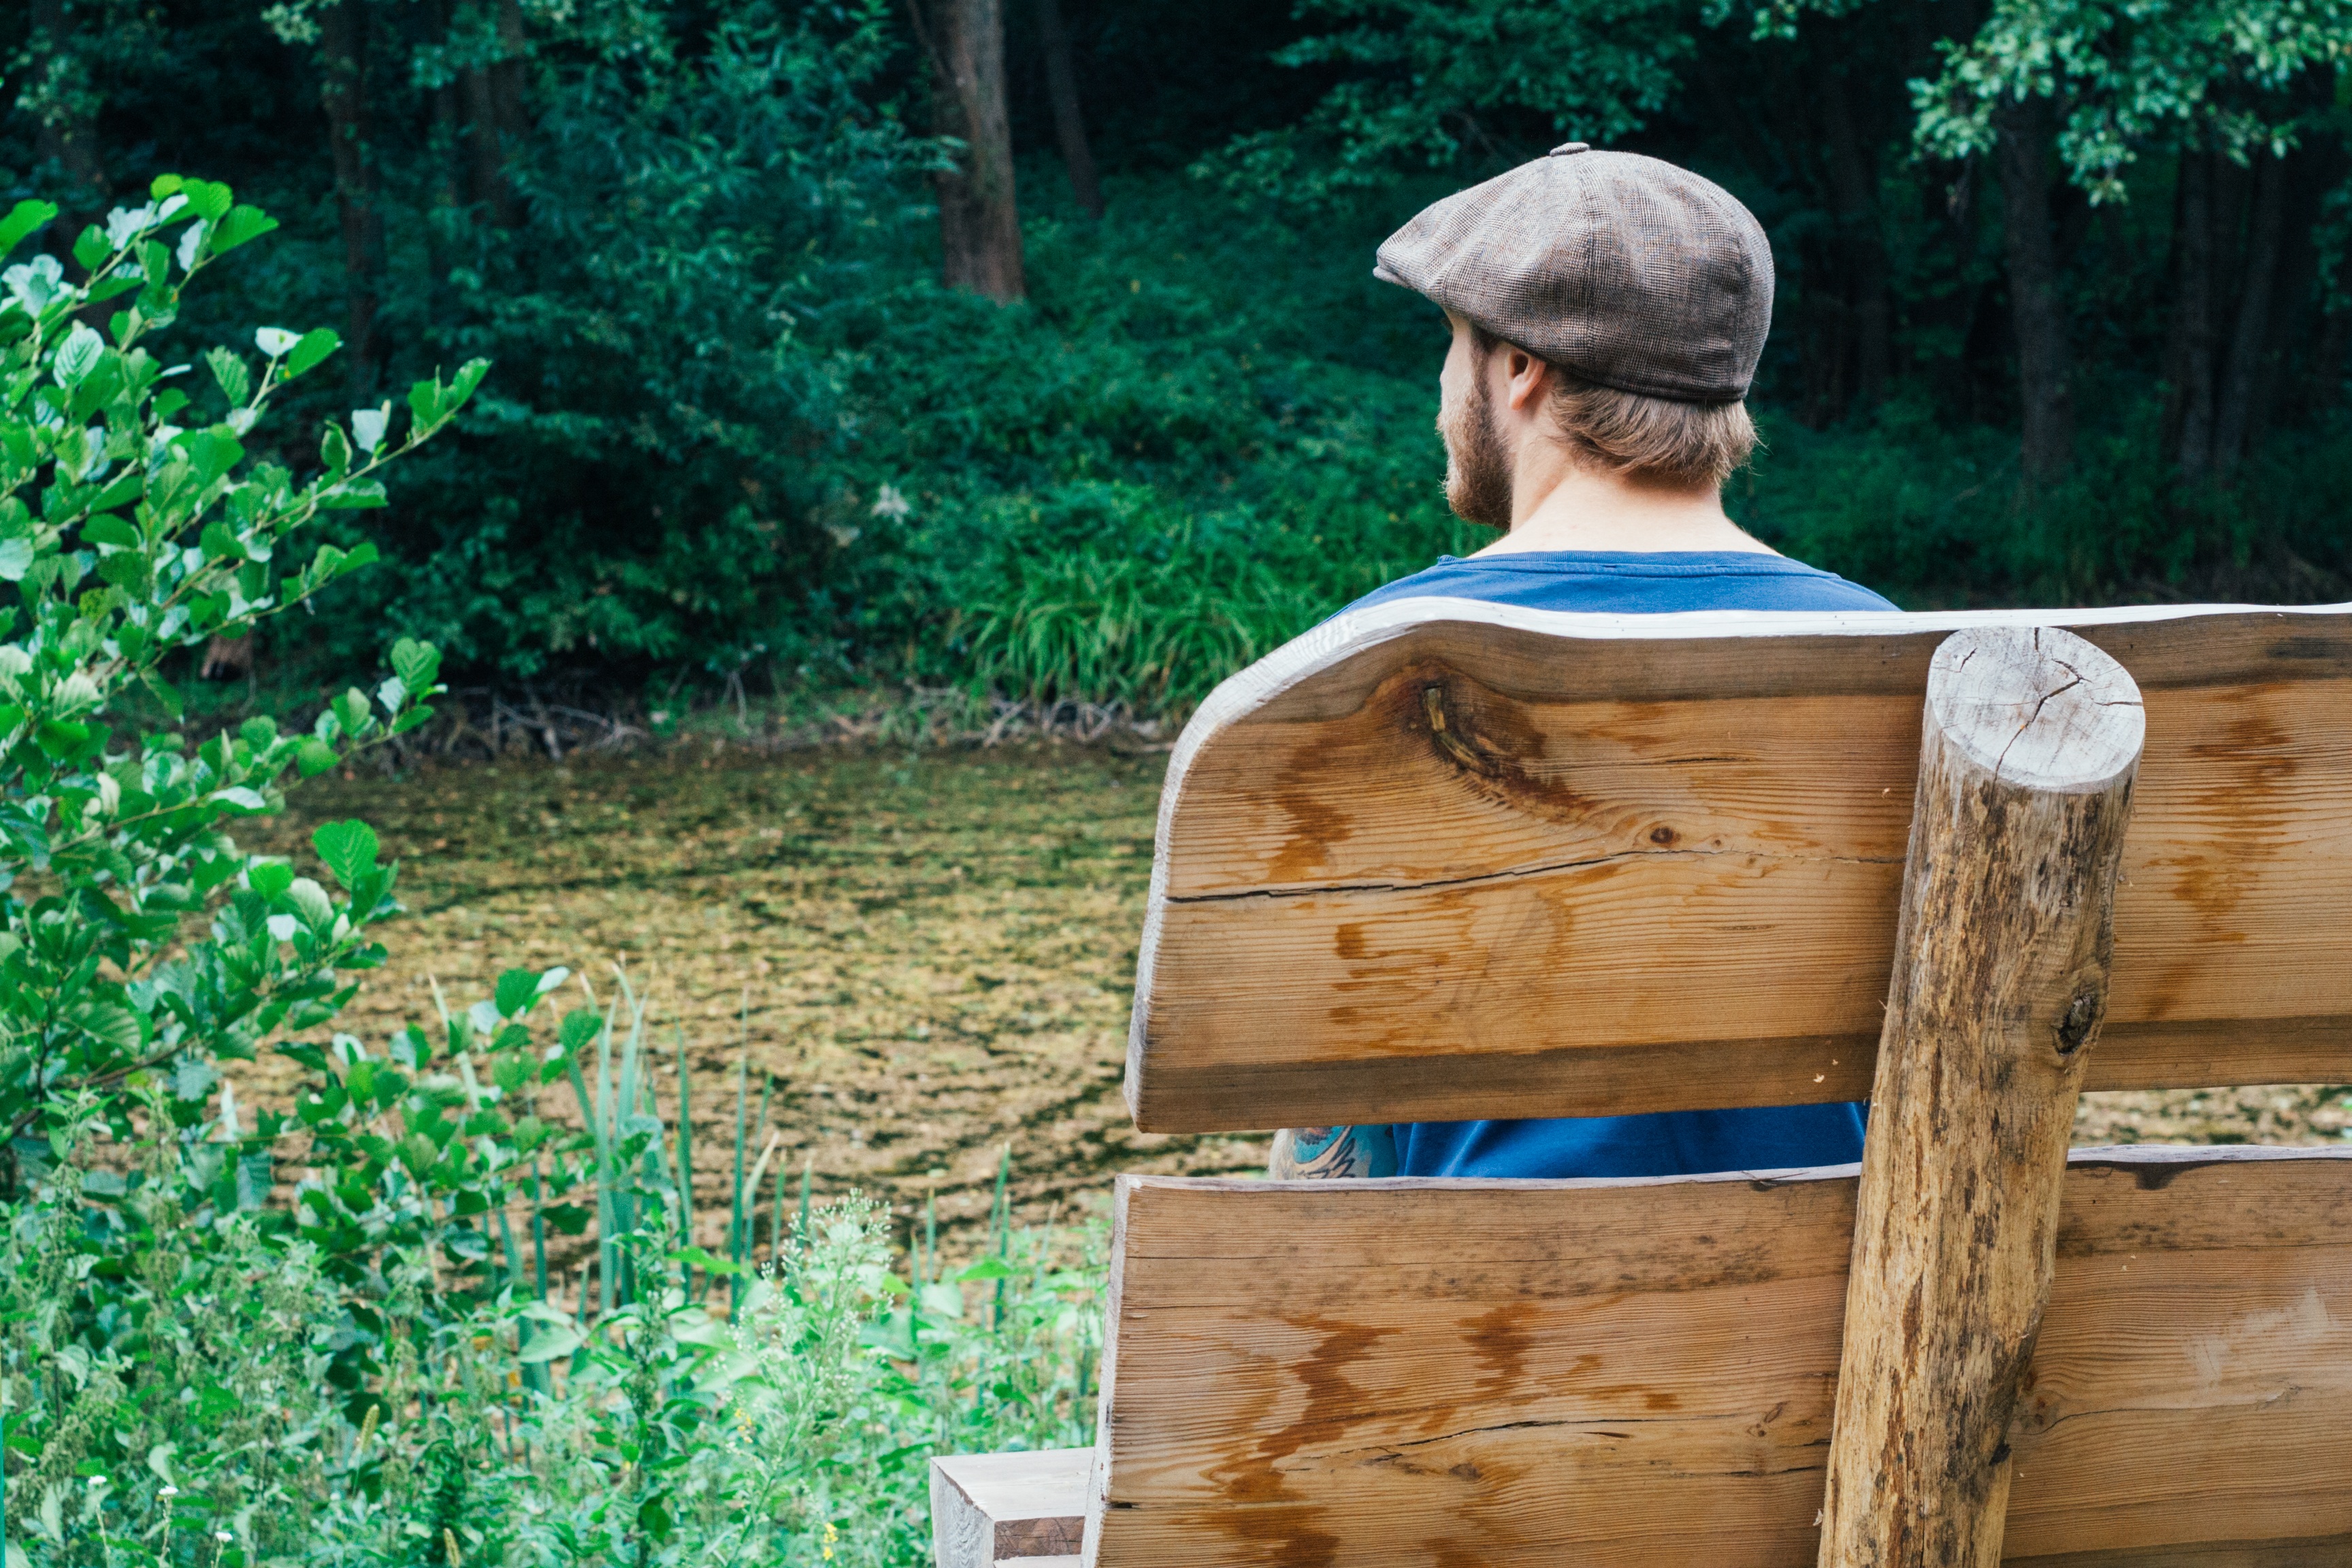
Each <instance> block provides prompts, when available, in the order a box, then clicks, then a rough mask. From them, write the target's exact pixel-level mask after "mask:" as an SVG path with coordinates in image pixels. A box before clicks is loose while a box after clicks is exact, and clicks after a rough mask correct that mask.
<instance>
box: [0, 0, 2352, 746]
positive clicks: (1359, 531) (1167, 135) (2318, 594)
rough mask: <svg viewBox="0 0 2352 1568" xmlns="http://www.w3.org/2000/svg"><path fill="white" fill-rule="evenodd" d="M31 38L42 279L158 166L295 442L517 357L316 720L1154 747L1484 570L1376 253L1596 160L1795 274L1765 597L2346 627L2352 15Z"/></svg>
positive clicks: (371, 3)
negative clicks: (1112, 709) (1582, 151)
mask: <svg viewBox="0 0 2352 1568" xmlns="http://www.w3.org/2000/svg"><path fill="white" fill-rule="evenodd" d="M7 26H11V27H14V28H16V29H18V31H17V32H16V35H15V36H14V37H10V38H9V39H8V40H7V42H8V45H9V48H10V51H11V55H10V58H12V59H13V60H14V62H15V71H14V81H15V84H16V97H15V100H14V113H13V115H12V116H11V117H10V118H9V120H8V121H7V122H6V127H5V132H6V137H5V142H0V177H5V181H6V182H7V183H8V184H11V185H12V186H14V187H16V193H15V194H17V195H35V194H37V195H45V196H47V197H48V198H50V199H52V200H55V201H58V203H59V204H60V205H62V206H63V208H64V214H63V216H61V218H60V219H59V221H58V222H57V223H56V224H54V225H53V226H52V228H51V233H50V237H48V238H47V241H46V243H47V244H48V245H49V246H50V247H51V248H52V249H54V250H56V251H57V252H58V253H59V254H60V255H61V256H62V255H64V254H66V253H67V252H68V250H69V248H70V241H71V238H72V237H73V236H74V235H75V234H76V233H78V232H79V229H80V227H81V226H83V225H84V224H85V223H87V222H89V221H91V220H93V219H96V220H99V221H101V222H102V221H103V217H104V215H105V213H106V212H107V211H108V210H109V209H110V207H111V206H113V205H115V204H117V203H121V202H125V201H131V202H134V203H135V202H136V201H137V200H140V199H143V193H144V191H145V190H146V188H147V185H148V184H149V182H150V181H151V179H152V177H153V176H155V175H157V174H163V173H165V172H181V173H185V174H191V175H201V176H203V177H205V178H207V179H212V180H223V181H228V182H231V183H233V184H235V186H236V190H237V193H238V195H239V198H240V199H245V200H251V201H256V202H259V203H261V204H263V205H267V206H268V208H269V209H270V210H271V211H272V212H273V213H276V214H278V215H279V216H280V217H281V219H282V220H283V223H284V227H283V229H282V230H281V231H280V232H279V233H278V234H276V235H273V236H271V237H270V240H269V243H268V245H266V246H255V247H250V249H249V250H248V251H247V252H245V253H241V254H240V255H239V257H238V258H236V261H235V264H234V265H227V266H224V268H223V269H222V271H221V273H220V274H219V276H218V278H217V279H216V281H215V283H214V285H213V286H212V289H211V292H210V295H209V297H208V300H207V302H206V303H205V306H203V307H202V308H201V309H200V310H199V309H194V308H192V310H191V312H190V314H189V315H187V316H185V317H184V318H183V319H182V321H180V322H179V323H178V324H177V325H176V326H175V327H174V328H173V339H174V341H175V342H177V343H178V344H179V345H180V347H181V348H182V349H184V357H185V358H187V359H189V360H191V361H194V359H195V358H196V357H197V354H198V353H200V352H201V350H202V349H203V348H205V346H207V345H208V344H210V343H211V342H216V341H219V340H220V339H221V338H223V337H225V336H226V335H227V334H228V333H229V330H230V329H229V323H247V322H250V321H257V320H266V321H276V322H278V323H279V324H281V325H283V326H284V327H286V328H289V329H291V330H295V331H300V330H304V329H308V328H311V327H317V326H332V327H334V328H335V329H336V330H338V331H340V332H341V334H342V337H343V340H344V343H345V348H344V351H343V353H342V354H341V356H339V360H338V362H337V364H338V367H339V374H340V382H334V381H331V379H330V378H329V377H328V376H327V375H325V374H321V375H320V376H319V377H317V378H314V379H316V380H318V381H319V382H320V383H321V384H320V385H318V386H317V387H315V388H313V389H312V391H311V392H310V398H311V402H310V405H309V406H308V407H307V409H306V410H305V411H306V412H308V413H309V414H311V415H337V416H341V415H343V414H344V413H345V411H347V410H350V409H352V408H369V407H371V406H373V405H376V404H378V403H379V402H380V401H382V400H383V399H384V398H386V397H387V396H388V395H389V393H388V389H389V388H392V387H394V386H396V385H404V384H406V383H407V382H408V381H409V380H410V379H411V378H413V377H415V376H416V375H420V374H432V372H433V371H434V370H435V369H436V367H443V368H446V367H452V366H455V365H456V364H457V363H460V362H463V361H465V360H467V359H470V358H473V357H476V356H485V357H487V358H488V359H489V360H491V361H492V362H493V368H492V370H491V373H490V376H489V379H488V382H487V383H486V384H485V385H484V388H483V390H482V392H481V394H480V395H478V397H477V398H476V400H475V403H474V405H472V407H471V408H470V409H469V410H468V412H467V414H466V416H464V419H463V421H462V423H461V424H460V426H458V428H457V431H456V433H455V434H454V435H453V436H451V437H444V438H443V439H442V440H441V441H440V442H438V443H436V447H435V449H434V450H433V451H431V452H429V453H426V454H424V455H422V456H420V457H419V458H416V459H415V461H414V462H413V463H412V464H411V465H409V466H408V468H409V471H407V472H406V473H404V474H403V475H401V476H400V477H399V478H397V479H395V480H394V482H393V488H392V496H391V499H392V502H393V504H392V505H391V506H390V507H389V508H388V509H386V510H380V511H373V512H355V513H347V514H340V516H339V521H338V522H337V526H338V527H340V528H342V529H344V530H346V531H348V532H349V533H350V534H351V535H352V536H353V537H354V538H356V537H358V536H362V535H363V536H365V537H368V538H372V539H373V540H375V541H376V542H377V543H378V544H379V546H380V547H381V549H382V550H383V553H384V557H385V563H384V564H383V565H382V566H380V567H378V568H377V569H375V570H374V571H373V572H370V573H367V574H362V575H360V576H358V577H355V578H353V579H352V581H351V582H349V583H347V584H341V585H339V586H338V587H337V589H336V590H335V593H334V595H332V596H331V600H330V601H329V602H328V603H327V604H326V605H322V609H321V613H320V615H319V616H315V617H311V618H299V617H298V621H299V624H281V625H280V626H278V630H277V633H276V635H275V638H274V642H273V643H272V645H271V646H269V647H265V648H264V649H263V650H262V654H261V657H262V659H263V662H264V664H265V665H266V666H268V667H271V668H277V669H278V670H281V671H291V672H294V673H295V674H296V675H297V676H298V677H301V678H306V679H307V678H308V674H310V673H316V674H317V675H319V676H320V678H322V679H323V678H328V677H331V676H334V675H339V674H341V673H344V671H345V670H346V669H347V668H360V667H364V666H366V665H368V664H370V663H372V662H373V659H374V658H375V657H376V652H377V650H378V649H379V648H380V647H381V646H382V645H383V642H384V641H385V640H387V639H388V638H389V637H393V636H395V635H401V634H409V635H414V636H417V637H429V638H432V639H433V640H435V641H436V642H437V643H439V644H440V645H441V646H442V647H444V648H445V649H446V652H447V655H448V657H449V659H450V662H451V667H452V668H453V670H454V671H457V672H458V673H459V674H460V675H462V676H464V677H466V678H467V679H475V680H478V681H481V682H488V683H490V684H494V685H496V684H505V685H510V686H522V687H534V688H539V687H549V686H561V685H564V684H566V683H568V684H570V685H571V686H572V687H573V688H575V689H579V688H592V689H595V690H596V691H598V692H600V693H602V694H604V696H606V697H608V698H615V699H622V698H627V699H629V700H634V696H641V695H642V694H644V693H646V692H651V691H659V692H665V693H673V694H678V695H679V696H680V697H681V698H682V699H683V700H694V699H695V698H697V697H699V698H700V699H701V700H711V699H713V698H715V697H717V696H718V695H719V694H720V693H722V692H731V693H733V694H734V695H735V697H736V699H737V700H740V699H741V697H742V695H743V694H744V693H745V692H746V690H747V689H748V690H749V691H750V692H751V693H753V694H754V695H761V696H764V695H765V694H767V693H769V692H771V691H774V692H777V693H785V692H790V691H793V690H805V689H836V688H841V687H863V688H866V689H871V690H874V691H877V692H887V691H892V690H905V689H908V687H909V686H922V687H929V688H940V687H949V686H952V687H959V688H961V689H964V690H966V691H979V690H982V689H987V688H991V687H993V688H994V689H999V690H1002V691H1004V692H1007V693H1010V694H1013V695H1023V696H1036V697H1047V698H1055V697H1086V698H1088V699H1090V700H1097V701H1125V702H1128V703H1129V704H1132V705H1134V706H1135V707H1136V708H1137V709H1139V710H1145V709H1158V708H1162V707H1166V706H1170V705H1175V706H1180V707H1181V705H1182V704H1183V703H1185V702H1186V701H1189V700H1191V699H1192V698H1194V697H1196V696H1197V695H1198V694H1199V693H1200V692H1201V691H1202V689H1205V687H1206V685H1207V684H1208V683H1210V682H1212V681H1213V679H1216V678H1217V676H1219V675H1220V674H1222V673H1223V672H1224V671H1225V670H1227V669H1230V668H1233V667H1234V665H1235V664H1236V663H1238V662H1240V661H1241V660H1243V659H1244V658H1248V657H1250V656H1252V655H1254V654H1255V653H1258V652H1262V651H1264V650H1265V648H1266V647H1269V646H1271V645H1272V643H1273V642H1275V641H1276V640H1279V638H1281V637H1285V636H1287V635H1290V634H1291V633H1293V632H1295V631H1297V630H1298V629H1300V628H1301V627H1303V626H1306V625H1308V624H1311V622H1312V621H1313V620H1314V619H1315V618H1316V617H1318V616H1321V615H1324V614H1328V612H1329V611H1330V610H1332V609H1334V608H1336V607H1337V606H1338V605H1340V604H1343V603H1345V602H1346V600H1347V599H1348V598H1349V597H1350V596H1352V595H1355V594H1358V593H1360V592H1362V591H1364V590H1365V589H1368V588H1370V586H1372V585H1374V584H1377V583H1378V582H1380V581H1381V580H1383V579H1384V578H1386V577H1389V576H1392V575H1395V574H1400V573H1402V572H1405V571H1409V570H1412V569H1414V568H1416V567H1418V566H1419V565H1422V564H1424V563H1426V562H1427V561H1428V560H1429V559H1430V558H1431V557H1432V556H1433V555H1434V554H1435V553H1437V552H1440V551H1444V550H1447V549H1458V548H1462V547H1465V545H1467V544H1469V543H1471V542H1474V541H1473V540H1472V537H1471V535H1470V532H1469V531H1467V530H1465V528H1464V527H1463V526H1462V525H1460V524H1458V523H1455V522H1454V521H1453V520H1452V519H1451V518H1449V517H1448V516H1447V515H1446V513H1445V510H1444V505H1443V502H1442V500H1441V498H1440V496H1439V494H1438V487H1437V479H1438V475H1439V470H1440V467H1441V456H1440V453H1439V449H1438V446H1437V443H1436V440H1435V437H1433V434H1432V433H1431V431H1430V419H1431V416H1432V415H1433V412H1434V404H1435V392H1434V380H1435V369H1436V362H1437V359H1438V357H1439V354H1440V352H1441V348H1442V337H1441V335H1440V331H1439V322H1438V320H1437V318H1436V315H1435V312H1434V310H1433V309H1432V308H1431V307H1429V306H1428V305H1427V304H1426V303H1425V302H1423V301H1421V300H1417V299H1415V298H1413V297H1412V296H1411V295H1409V294H1406V293H1405V292H1404V291H1402V290H1401V289H1393V288H1391V287H1388V286H1385V285H1382V284H1380V283H1377V282H1375V281H1373V280H1372V279H1371V277H1370V258H1371V252H1372V248H1373V247H1374V246H1375V245H1376V244H1377V242H1378V241H1379V239H1380V238H1381V237H1382V236H1383V235H1384V234H1385V233H1387V232H1388V230H1389V229H1391V227H1393V226H1396V225H1397V224H1398V223H1400V222H1402V220H1403V219H1404V218H1405V217H1407V216H1410V215H1411V214H1412V212H1413V211H1414V210H1416V209H1417V208H1418V207H1419V206H1420V205H1422V204H1423V203H1424V202H1426V201H1427V200H1429V199H1432V198H1433V196H1435V195H1440V194H1443V193H1444V191H1446V190H1449V189H1452V188H1454V187H1456V186H1458V185H1460V184H1465V183H1467V182H1469V181H1472V180H1475V179H1477V178H1480V177H1483V176H1484V175H1486V174H1490V173H1493V172H1495V171H1496V170H1499V169H1501V168H1504V167H1507V166H1509V165H1510V164H1512V163H1516V162H1518V161H1520V160H1522V159H1525V158H1527V157H1528V156H1531V155H1534V154H1536V153H1540V152H1541V151H1542V150H1543V149H1544V148H1546V147H1547V146H1549V144H1551V143H1553V142H1558V141H1560V140H1564V139H1567V138H1570V137H1575V138H1580V139H1583V140H1588V141H1591V142H1595V143H1596V144H1606V145H1611V146H1617V147H1624V148H1631V149H1633V150H1637V151H1643V152H1649V153H1656V154H1658V155H1660V156H1664V157H1667V158H1671V159H1675V160H1676V161H1678V162H1682V163H1687V164H1689V165H1690V166H1692V167H1695V168H1696V169H1698V170H1700V171H1702V172H1704V173H1706V174H1709V175H1710V176H1712V177H1714V178H1715V179H1717V180H1718V181H1720V182H1722V183H1723V184H1726V185H1727V186H1728V187H1729V188H1730V189H1731V190H1733V191H1734V192H1735V193H1736V194H1738V195H1739V196H1740V197H1741V198H1742V199H1743V200H1745V201H1746V202H1747V203H1748V205H1750V206H1751V207H1752V208H1753V209H1754V210H1755V211H1756V213H1757V215H1758V216H1759V218H1761V219H1762V221H1763V223H1764V225H1765V227H1766V228H1767V230H1768V231H1769V234H1770V236H1771V238H1772V243H1773V246H1774V249H1775V254H1776V256H1777V258H1778V260H1779V265H1780V297H1779V306H1778V311H1777V316H1776V322H1775V328H1774V332H1773V337H1772V341H1771V346H1770V349H1769V353H1768V355H1767V359H1766V363H1765V368H1764V371H1763V374H1762V375H1761V377H1760V378H1759V386H1758V393H1757V397H1756V401H1757V404H1758V406H1759V416H1760V418H1761V422H1762V424H1763V426H1764V429H1765V433H1766V437H1767V441H1768V448H1767V451H1766V453H1765V454H1764V456H1763V457H1762V458H1759V461H1758V463H1757V465H1756V466H1755V468H1753V470H1752V471H1750V472H1748V473H1746V474H1743V475H1741V476H1739V477H1738V479H1735V481H1734V483H1733V487H1732V490H1731V494H1730V501H1731V505H1732V508H1733V510H1734V512H1735V515H1737V516H1738V517H1739V518H1740V519H1741V520H1742V521H1745V522H1746V523H1748V525H1749V526H1750V527H1752V528H1754V529H1755V530H1757V531H1759V533H1761V534H1762V535H1763V536H1764V537H1765V538H1767V539H1768V540H1769V541H1771V542H1774V543H1775V544H1777V545H1778V546H1780V548H1783V549H1786V550H1789V551H1790V552H1794V553H1797V554H1800V555H1802V556H1804V557H1806V558H1807V559H1810V560H1811V561H1813V562H1815V563H1818V564H1821V565H1823V566H1827V567H1830V568H1832V569H1833V570H1837V571H1840V572H1843V573H1844V574H1847V575H1849V576H1852V577H1854V578H1856V579H1858V580H1861V581H1864V582H1866V583H1868V584H1871V585H1873V586H1874V587H1877V588H1880V589H1881V590H1882V591H1885V592H1886V593H1888V594H1890V595H1894V596H1895V597H1896V598H1898V599H1899V600H1901V601H1902V602H1904V603H1906V604H1910V605H1937V604H1956V603H1982V602H2024V601H2044V602H2056V603H2083V602H2094V601H2108V600H2116V599H2132V598H2181V597H2190V596H2195V597H2244V598H2261V599H2272V600H2281V601H2308V600H2315V599H2328V598H2344V597H2352V586H2347V571H2352V528H2347V525H2346V523H2345V521H2344V507H2345V503H2346V501H2347V499H2352V415H2347V410H2346V409H2345V406H2344V403H2345V399H2344V384H2345V376H2346V371H2347V353H2352V280H2347V279H2346V278H2345V277H2344V276H2343V275H2342V261H2343V252H2344V248H2345V243H2346V237H2347V233H2352V157H2347V149H2346V141H2345V132H2346V128H2347V107H2346V104H2347V88H2352V79H2347V78H2346V77H2345V76H2344V75H2343V74H2342V73H2343V69H2344V65H2343V61H2344V56H2345V53H2346V49H2347V44H2352V6H2347V5H2344V4H2342V3H2341V0H2322V3H2319V4H2310V5H2286V4H2284V0H2168V3H2164V4H2158V5H2147V4H2144V3H2138V0H2133V3H2125V0H2055V3H2053V4H2038V5H2026V4H2022V3H2021V0H1990V4H1988V0H1937V3H1933V4H1931V3H1929V0H1769V3H1768V4H1766V5H1763V6H1762V7H1760V8H1758V9H1752V10H1751V9H1745V8H1734V7H1732V6H1730V5H1729V4H1728V0H1698V3H1694V0H1455V3H1451V4H1448V3H1443V0H1303V3H1302V4H1300V5H1298V6H1297V8H1296V9H1295V10H1290V11H1286V10H1284V9H1282V8H1279V7H1273V6H1265V5H1251V4H1246V3H1243V0H1192V3H1189V4H1181V5H1180V4H1175V3H1172V0H900V3H899V4H896V5H894V4H891V3H889V0H813V3H796V0H329V3H326V4H320V0H277V3H275V4H271V5H267V6H266V7H264V6H262V5H257V4H256V5H248V4H246V3H245V0H34V3H33V5H31V7H30V10H29V12H28V13H16V14H14V16H13V18H12V20H11V21H10V22H9V23H8V24H7ZM194 390H195V389H194V386H193V384H191V391H192V392H194ZM201 403H202V398H201V397H199V404H200V405H201ZM191 417H193V415H192V416H191ZM395 417H397V413H396V412H395ZM282 423H283V425H284V426H285V427H287V428H300V427H302V426H303V425H304V423H305V421H303V420H299V419H289V420H287V421H284V422H282ZM283 456H284V457H285V458H287V459H288V460H289V461H292V462H294V463H295V464H296V466H297V467H298V468H300V467H303V466H306V465H309V466H315V464H314V462H313V460H312V459H311V458H310V456H309V454H307V453H305V452H289V453H286V454H283ZM345 542H351V541H350V540H346V541H345Z"/></svg>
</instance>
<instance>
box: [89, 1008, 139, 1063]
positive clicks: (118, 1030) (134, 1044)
mask: <svg viewBox="0 0 2352 1568" xmlns="http://www.w3.org/2000/svg"><path fill="white" fill-rule="evenodd" d="M73 1021H74V1022H75V1023H76V1024H79V1026H81V1027H83V1028H84V1029H87V1030H89V1032H90V1033H91V1034H93V1035H95V1036H97V1037H99V1038H100V1039H101V1040H104V1041H105V1042H106V1043H107V1044H108V1045H110V1046H112V1047H114V1048H115V1049H116V1050H118V1051H135V1050H137V1049H138V1048H139V1015H138V1014H136V1013H134V1012H132V1011H131V1009H130V1008H128V1007H122V1006H117V1005H113V1004H111V1003H106V1002H89V1003H85V1004H83V1005H81V1006H79V1007H77V1008H75V1009H74V1013H73Z"/></svg>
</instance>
